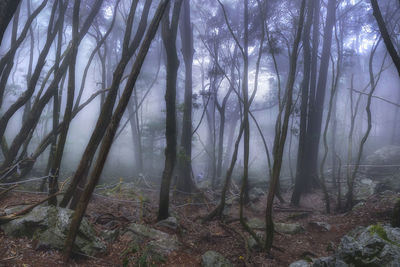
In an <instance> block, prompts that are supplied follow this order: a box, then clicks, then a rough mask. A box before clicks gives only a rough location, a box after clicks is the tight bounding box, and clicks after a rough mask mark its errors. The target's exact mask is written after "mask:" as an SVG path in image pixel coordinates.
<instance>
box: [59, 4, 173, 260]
mask: <svg viewBox="0 0 400 267" xmlns="http://www.w3.org/2000/svg"><path fill="white" fill-rule="evenodd" d="M168 3H169V1H168V0H164V1H161V2H160V4H159V6H158V8H157V10H156V12H155V14H154V17H153V19H152V21H151V23H150V26H149V29H148V30H147V33H146V36H145V37H144V39H143V42H142V45H141V46H140V49H139V52H138V54H137V57H136V60H135V63H134V64H133V66H132V71H131V73H130V75H129V78H128V81H127V83H126V86H125V89H124V92H123V94H122V96H121V98H120V101H119V103H118V105H117V107H116V109H115V112H114V114H113V116H112V118H111V121H110V123H109V124H108V126H107V130H106V134H105V136H104V140H103V142H102V144H101V147H100V150H99V156H98V158H97V160H96V164H95V166H94V168H93V171H92V174H91V176H90V179H89V180H88V183H87V185H86V186H85V190H84V192H83V194H82V196H81V198H80V200H79V203H78V206H77V209H76V211H75V212H74V215H73V217H72V220H71V224H70V229H69V231H68V235H67V237H66V240H65V245H64V256H63V259H64V261H68V259H69V257H70V255H71V252H72V247H73V244H74V241H75V238H76V234H77V232H78V228H79V225H80V223H81V221H82V218H83V215H84V213H85V211H86V208H87V205H88V203H89V200H90V197H91V195H92V193H93V190H94V188H95V186H96V185H97V182H98V181H99V179H100V175H101V172H102V171H103V167H104V163H105V161H106V159H107V156H108V153H109V151H110V148H111V145H112V142H113V139H114V136H115V133H116V132H117V130H118V125H119V123H120V121H121V118H122V116H123V114H124V112H125V109H126V106H127V105H128V103H129V99H130V97H131V95H132V91H133V87H134V86H135V83H136V80H137V77H138V76H139V73H140V69H141V67H142V65H143V62H144V59H145V57H146V55H147V52H148V50H149V48H150V44H151V42H152V40H153V38H154V36H155V34H156V32H157V28H158V25H159V23H160V20H161V18H162V15H163V13H164V10H165V8H166V6H167V4H168Z"/></svg>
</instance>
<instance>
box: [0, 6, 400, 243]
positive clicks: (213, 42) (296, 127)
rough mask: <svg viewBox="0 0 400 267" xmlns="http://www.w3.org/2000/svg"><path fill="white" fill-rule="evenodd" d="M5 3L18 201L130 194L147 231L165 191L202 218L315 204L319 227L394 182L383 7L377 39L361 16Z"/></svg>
mask: <svg viewBox="0 0 400 267" xmlns="http://www.w3.org/2000/svg"><path fill="white" fill-rule="evenodd" d="M15 2H18V3H19V5H18V3H17V5H18V7H14V8H13V7H11V4H10V7H8V8H10V9H8V10H7V9H6V8H7V7H2V8H4V10H7V11H8V13H10V15H11V17H9V18H7V16H6V15H4V16H2V17H1V19H2V20H4V22H2V23H3V24H4V23H5V25H6V26H7V27H3V26H2V27H3V28H4V29H3V30H2V31H3V32H4V34H3V35H2V39H1V40H0V41H1V43H0V44H1V46H0V94H1V95H0V97H1V98H0V128H1V129H0V130H1V131H0V135H1V137H2V141H1V151H2V153H0V183H13V182H20V181H24V180H26V179H30V178H32V177H38V178H41V181H43V183H42V182H40V183H42V186H41V187H40V188H34V187H35V186H36V185H35V186H32V188H29V190H31V191H32V192H39V191H41V192H45V193H48V194H49V195H50V196H51V195H52V194H54V193H56V192H58V190H59V187H60V185H61V184H62V185H63V186H64V182H65V188H67V191H65V192H66V193H65V197H64V199H63V200H62V201H61V203H64V204H61V206H63V207H66V206H68V205H69V207H70V208H72V209H75V208H76V204H77V203H78V202H79V201H81V202H82V203H85V201H84V199H83V197H82V198H81V193H76V192H75V193H73V192H74V190H77V188H80V189H79V190H80V191H83V192H85V194H86V193H87V194H88V195H89V196H90V195H91V194H92V193H93V190H94V188H95V186H98V185H113V184H115V183H122V182H124V183H131V182H134V183H137V184H138V186H139V187H140V186H143V183H142V182H143V180H144V181H145V184H147V185H149V184H150V185H151V186H152V188H153V189H154V190H155V191H156V192H157V194H154V195H151V196H150V198H152V200H153V201H155V202H157V201H158V202H159V206H158V207H159V212H158V219H159V220H161V219H165V218H166V217H168V216H166V215H168V207H169V202H170V201H172V202H174V203H175V202H176V201H179V198H177V199H174V196H172V195H171V196H170V190H172V191H174V190H177V191H179V192H183V193H196V192H203V193H204V192H206V193H207V194H209V197H210V198H211V199H212V201H215V203H220V204H219V206H218V205H217V206H216V207H217V208H216V210H218V207H221V206H220V205H222V210H223V209H224V205H225V197H226V194H228V195H229V194H232V192H235V193H234V194H236V196H237V197H238V198H240V200H238V201H239V203H240V205H246V204H249V203H250V202H251V196H250V195H251V191H252V190H253V189H254V188H261V189H262V191H263V192H264V195H265V196H267V197H268V201H269V202H265V203H272V202H273V201H274V197H275V196H276V197H278V198H279V199H280V200H281V201H283V199H282V195H283V198H285V199H286V201H287V202H288V203H290V204H291V205H292V206H293V207H299V205H300V206H301V205H303V203H305V202H302V201H303V199H306V198H307V196H308V195H309V194H313V193H315V192H321V194H320V195H319V196H320V199H321V201H323V202H324V203H325V204H324V205H325V208H326V210H325V211H324V212H327V213H331V212H346V211H349V210H351V209H352V207H353V206H354V205H356V204H357V203H358V202H359V200H358V199H357V193H356V192H358V191H357V190H358V189H357V188H358V186H359V182H360V181H362V180H363V179H371V181H374V182H375V181H376V179H375V178H374V175H373V174H371V172H370V169H371V168H372V169H374V168H375V169H374V170H376V169H377V168H384V167H385V166H389V167H388V168H393V167H394V168H398V166H399V165H398V164H399V163H400V114H399V107H400V87H399V85H400V79H399V78H400V76H399V73H400V69H399V68H400V56H399V54H400V52H399V49H400V48H399V41H400V40H399V35H398V32H399V27H400V25H399V18H400V17H399V14H400V13H399V12H398V10H399V8H400V6H399V2H398V1H397V0H384V1H378V2H379V4H378V8H379V7H380V12H381V16H382V18H383V22H382V23H380V24H379V16H378V15H377V14H378V13H377V10H376V7H374V6H373V3H371V2H376V1H366V0H365V1H364V0H359V1H356V0H328V1H316V0H313V1H311V0H309V1H308V0H303V1H297V0H296V1H294V0H285V1H275V0H270V1H263V0H257V1H255V0H250V1H248V0H246V1H237V0H218V1H207V0H191V1H189V0H183V1H180V0H175V1H149V0H146V1H142V0H140V1H130V0H81V1H65V0H45V1H41V0H21V1H15ZM165 2H170V3H169V4H166V3H165ZM14 4H16V3H14ZM1 5H3V4H1ZM160 10H162V11H160ZM160 12H161V13H160ZM162 13H164V15H163V17H161V15H160V14H162ZM157 15H159V16H157ZM3 24H2V25H3ZM385 31H386V33H387V34H385ZM396 62H397V63H396ZM71 73H72V74H73V75H72V74H71ZM82 104H85V105H83V108H82V109H78V107H79V105H82ZM55 133H56V134H55ZM235 143H237V145H235ZM388 151H389V152H388ZM236 154H237V155H236ZM374 155H375V156H377V155H378V156H379V155H380V159H381V160H380V161H378V160H374ZM371 166H373V167H371ZM396 166H397V167H396ZM396 170H397V171H396V172H395V174H393V176H391V177H392V178H391V179H397V178H398V175H397V174H398V169H396ZM378 172H379V171H378ZM396 175H397V176H396ZM231 179H232V180H231ZM391 181H392V180H391ZM393 181H394V180H393ZM40 183H39V184H40ZM91 183H92V187H91V185H90V184H91ZM379 183H381V181H378V182H377V184H379ZM78 184H79V186H78ZM44 185H45V186H44ZM382 186H383V188H388V187H389V188H390V187H392V184H390V185H387V184H385V185H382ZM61 187H62V186H61ZM65 188H64V189H65ZM338 188H340V189H338ZM392 189H393V190H394V191H396V190H400V186H399V188H393V187H392ZM85 190H86V191H85ZM232 190H233V191H232ZM338 190H339V191H338ZM341 190H342V191H341ZM353 191H354V193H353ZM159 192H160V193H159ZM158 194H159V195H158ZM221 195H222V198H223V199H224V200H223V201H222V200H221V202H219V201H220V198H221ZM71 199H72V202H71V203H70V202H69V201H71ZM59 201H60V200H58V203H57V199H54V198H50V202H49V203H50V204H55V205H57V204H59V203H60V202H59ZM74 201H75V202H74ZM271 201H272V202H271ZM74 203H75V204H74ZM221 203H222V204H221ZM86 205H87V202H86ZM266 205H267V207H266V211H265V212H266V216H267V218H268V214H271V213H272V206H270V207H269V206H268V204H266ZM271 205H272V204H271ZM268 207H269V208H268ZM85 209H86V206H85V207H84V208H83V213H84V212H85ZM220 209H221V208H220ZM154 212H155V211H154ZM219 212H220V213H219V214H220V215H221V214H222V211H221V210H220V211H219ZM263 212H264V210H263ZM83 213H82V214H83ZM82 216H83V215H82ZM243 216H244V215H243V214H242V213H240V218H242V217H243ZM270 216H272V215H270ZM271 218H272V217H271ZM241 222H242V221H241ZM271 223H272V219H271ZM245 229H246V228H245ZM268 229H270V228H269V226H268V219H267V232H268ZM266 235H267V241H266V246H265V248H267V250H269V249H271V245H272V241H271V243H268V242H269V241H268V240H269V239H268V234H266ZM271 236H272V234H271ZM271 238H272V237H271ZM271 240H272V239H271Z"/></svg>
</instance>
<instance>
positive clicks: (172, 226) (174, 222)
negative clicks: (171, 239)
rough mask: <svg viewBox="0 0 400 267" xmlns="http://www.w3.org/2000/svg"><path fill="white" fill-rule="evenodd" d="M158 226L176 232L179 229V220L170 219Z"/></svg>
mask: <svg viewBox="0 0 400 267" xmlns="http://www.w3.org/2000/svg"><path fill="white" fill-rule="evenodd" d="M157 226H163V227H167V228H169V229H172V230H176V229H178V226H179V224H178V220H177V219H176V218H175V217H168V218H167V219H165V220H162V221H159V222H158V223H157Z"/></svg>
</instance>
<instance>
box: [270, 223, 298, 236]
mask: <svg viewBox="0 0 400 267" xmlns="http://www.w3.org/2000/svg"><path fill="white" fill-rule="evenodd" d="M274 229H275V231H277V232H279V233H282V234H291V235H294V234H297V233H301V232H304V228H303V227H302V226H301V225H300V224H298V223H275V224H274Z"/></svg>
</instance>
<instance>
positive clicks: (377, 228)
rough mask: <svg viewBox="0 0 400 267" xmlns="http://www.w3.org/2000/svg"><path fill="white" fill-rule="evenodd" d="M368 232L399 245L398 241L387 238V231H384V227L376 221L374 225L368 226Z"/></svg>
mask: <svg viewBox="0 0 400 267" xmlns="http://www.w3.org/2000/svg"><path fill="white" fill-rule="evenodd" d="M369 233H370V234H371V235H373V234H377V235H378V236H379V237H380V238H382V239H383V240H385V241H387V242H389V243H390V244H392V245H395V246H398V247H400V244H398V243H396V242H394V241H392V240H390V239H389V237H388V236H387V233H386V231H385V229H384V228H383V226H382V225H381V224H379V223H378V224H375V225H372V226H371V227H370V228H369Z"/></svg>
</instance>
